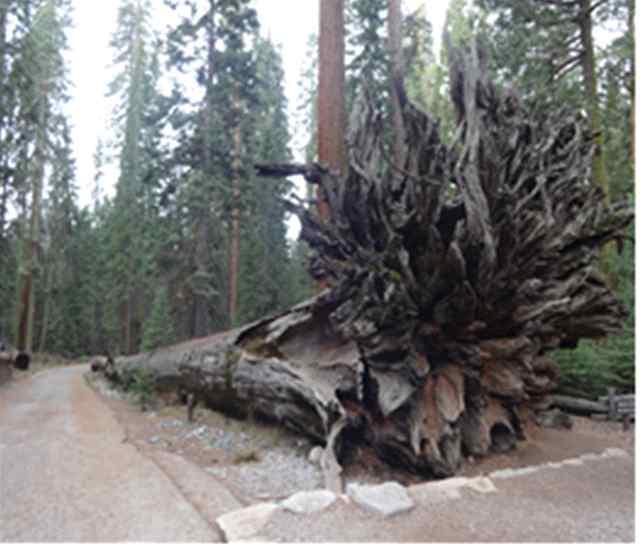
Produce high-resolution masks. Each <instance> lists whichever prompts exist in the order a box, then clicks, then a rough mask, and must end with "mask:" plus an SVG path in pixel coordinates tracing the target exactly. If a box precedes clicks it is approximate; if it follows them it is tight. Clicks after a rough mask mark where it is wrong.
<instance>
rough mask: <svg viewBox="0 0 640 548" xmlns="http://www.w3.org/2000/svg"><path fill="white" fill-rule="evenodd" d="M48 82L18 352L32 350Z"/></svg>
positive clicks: (41, 104)
mask: <svg viewBox="0 0 640 548" xmlns="http://www.w3.org/2000/svg"><path fill="white" fill-rule="evenodd" d="M47 86H48V82H46V80H44V81H42V82H41V83H40V89H39V90H38V92H39V97H38V103H37V105H38V118H37V122H36V124H37V125H36V129H35V134H36V140H35V148H34V154H33V155H34V160H33V170H32V172H31V189H32V191H31V217H30V221H29V231H28V234H29V236H28V240H27V242H26V246H25V247H26V256H25V258H24V263H23V264H22V265H21V273H22V274H21V280H22V284H21V286H22V287H21V292H20V302H19V303H18V333H17V335H18V336H17V344H16V346H17V348H18V351H20V352H25V353H28V354H31V353H32V352H33V337H34V333H33V328H34V315H35V302H34V301H35V288H34V284H35V274H36V271H37V269H38V256H39V251H40V214H41V211H40V209H41V202H42V185H43V183H44V168H45V162H46V153H45V149H46V146H47V142H46V135H45V134H46V123H47V91H48V88H47Z"/></svg>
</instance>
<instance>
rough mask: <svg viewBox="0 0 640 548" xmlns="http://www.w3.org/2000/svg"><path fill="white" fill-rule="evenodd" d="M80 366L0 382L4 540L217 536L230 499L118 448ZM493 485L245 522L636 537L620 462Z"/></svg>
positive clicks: (159, 458)
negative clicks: (383, 507) (394, 511)
mask: <svg viewBox="0 0 640 548" xmlns="http://www.w3.org/2000/svg"><path fill="white" fill-rule="evenodd" d="M86 370H87V367H86V366H85V367H72V368H63V369H54V370H50V371H46V372H44V373H41V374H39V375H36V376H35V377H33V378H32V379H28V380H25V381H22V382H18V383H15V384H13V385H10V386H6V387H2V388H0V542H23V541H26V542H123V541H147V542H163V541H172V542H215V541H220V540H222V537H221V535H220V530H219V529H218V527H217V526H216V525H215V523H216V520H217V519H218V518H219V517H220V516H222V515H225V514H226V515H229V514H228V513H230V512H234V511H236V510H238V509H239V508H240V504H239V503H238V501H237V500H235V499H234V498H233V496H232V495H231V494H230V493H229V492H228V491H226V489H225V488H224V487H223V486H222V485H220V484H219V483H218V482H217V481H216V480H215V479H214V478H213V477H211V476H209V475H208V474H206V473H204V472H203V471H202V470H200V469H199V468H198V467H196V466H194V465H192V464H190V463H187V462H186V461H184V459H182V458H181V457H179V456H177V455H170V454H167V453H163V452H157V453H151V454H150V455H148V456H144V455H142V454H140V453H139V452H138V451H137V450H136V449H135V447H134V446H132V445H131V444H129V443H126V442H125V437H126V436H125V432H124V431H123V429H122V427H121V426H120V425H119V424H118V423H117V422H116V421H115V419H114V418H113V417H112V415H111V412H110V411H109V409H108V408H107V407H106V406H105V405H104V404H103V403H102V402H101V401H100V399H99V398H98V397H97V396H96V395H95V394H94V393H93V391H92V390H90V389H89V388H88V387H87V386H86V384H85V382H84V379H83V378H82V374H83V372H84V371H86ZM568 435H570V434H568ZM574 460H575V459H574ZM492 481H493V483H494V485H495V487H496V488H497V491H495V492H482V493H480V492H475V491H472V490H469V489H466V488H464V489H462V491H463V492H462V496H460V497H458V498H447V497H444V498H443V497H435V498H433V497H430V496H426V497H423V498H422V499H420V500H414V502H415V503H416V504H415V507H414V508H413V509H412V510H411V511H410V512H408V513H404V514H399V515H396V516H393V517H390V518H386V519H385V518H382V517H381V516H380V515H379V514H376V513H374V512H371V511H367V510H364V509H363V508H361V507H359V506H358V505H357V504H355V503H354V502H353V501H350V500H345V499H341V500H338V501H337V502H335V503H334V504H333V505H332V506H330V507H329V508H327V509H324V510H322V511H320V512H317V513H313V514H310V515H298V514H293V513H291V512H290V511H288V510H285V509H283V508H282V507H280V506H278V505H275V504H270V505H266V506H267V507H268V512H266V513H268V519H267V518H266V517H265V519H264V524H262V525H261V526H260V527H257V524H256V523H255V520H253V521H252V523H245V526H247V525H248V526H249V529H252V530H254V531H253V532H252V533H251V535H250V536H251V537H252V538H253V539H254V540H262V541H272V542H273V541H275V542H278V541H279V542H283V541H286V542H349V541H357V542H540V541H544V542H632V541H633V540H634V461H633V458H631V457H629V456H624V454H623V456H620V455H617V456H615V455H614V456H610V457H604V458H597V459H592V460H590V459H584V460H582V461H579V462H574V463H573V464H571V463H566V461H565V464H563V465H562V466H560V467H544V468H542V469H537V470H535V471H532V472H531V473H528V474H526V475H520V476H516V477H508V478H501V477H500V475H498V476H493V477H492ZM414 498H415V497H414ZM263 506H265V505H263ZM262 513H263V514H265V511H264V508H263V510H262ZM218 523H219V522H218Z"/></svg>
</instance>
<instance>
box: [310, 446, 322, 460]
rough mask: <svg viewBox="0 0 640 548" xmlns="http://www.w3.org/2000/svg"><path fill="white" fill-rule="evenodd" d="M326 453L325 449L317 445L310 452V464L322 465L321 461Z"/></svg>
mask: <svg viewBox="0 0 640 548" xmlns="http://www.w3.org/2000/svg"><path fill="white" fill-rule="evenodd" d="M323 453H324V449H323V448H322V447H320V446H319V445H316V446H315V447H314V448H313V449H311V451H309V457H308V458H309V462H312V463H314V464H320V459H322V454H323Z"/></svg>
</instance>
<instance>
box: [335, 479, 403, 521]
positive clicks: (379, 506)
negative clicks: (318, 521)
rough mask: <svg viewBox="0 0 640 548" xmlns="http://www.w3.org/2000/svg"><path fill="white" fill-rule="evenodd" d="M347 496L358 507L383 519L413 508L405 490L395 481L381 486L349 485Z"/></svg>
mask: <svg viewBox="0 0 640 548" xmlns="http://www.w3.org/2000/svg"><path fill="white" fill-rule="evenodd" d="M347 494H348V495H349V496H350V497H351V499H352V500H353V501H354V502H355V503H356V504H358V505H360V506H362V507H363V508H366V509H367V510H372V511H374V512H380V513H381V514H382V515H383V516H384V517H391V516H395V515H396V514H399V513H401V512H407V511H409V510H411V509H412V508H413V507H414V503H413V501H412V500H411V498H409V495H408V493H407V490H406V489H405V488H404V487H403V486H402V485H400V484H399V483H397V482H395V481H389V482H386V483H383V484H381V485H359V484H357V483H350V484H349V485H348V486H347Z"/></svg>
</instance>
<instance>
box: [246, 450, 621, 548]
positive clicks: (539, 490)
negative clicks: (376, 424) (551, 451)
mask: <svg viewBox="0 0 640 548" xmlns="http://www.w3.org/2000/svg"><path fill="white" fill-rule="evenodd" d="M492 481H493V483H494V485H495V487H496V488H497V491H496V492H492V493H478V492H474V491H472V490H469V489H466V488H463V489H461V495H462V496H461V497H460V498H456V499H450V498H446V497H442V496H437V494H434V493H430V494H427V495H425V496H423V497H419V496H415V495H413V497H412V498H413V499H414V502H415V503H416V505H415V507H414V508H413V509H412V510H411V511H409V512H407V513H403V514H398V515H395V516H392V517H389V518H383V517H382V516H381V515H380V514H377V513H375V512H371V511H368V510H365V509H363V508H361V507H360V506H358V505H357V504H355V503H354V502H353V501H349V502H346V501H344V500H340V501H338V502H336V503H334V505H333V506H331V507H329V508H328V509H326V510H324V511H322V512H318V513H314V514H311V515H296V514H292V513H291V512H288V511H286V510H284V509H282V508H278V509H277V510H276V511H275V512H273V514H272V515H271V516H270V519H269V520H268V522H267V524H266V525H265V526H264V527H263V528H261V529H260V530H259V531H256V532H255V534H254V535H253V538H254V539H256V540H262V541H267V542H414V543H425V542H452V543H453V542H455V543H461V542H464V543H467V542H485V543H497V542H511V543H519V542H548V543H559V542H592V543H595V542H597V543H600V542H606V543H609V542H633V541H634V463H633V459H632V458H631V457H629V456H627V457H609V458H603V459H601V460H597V461H588V462H584V463H583V464H580V465H568V464H566V465H563V466H561V467H559V468H556V469H554V468H544V469H540V470H537V471H535V472H532V473H530V474H527V475H523V476H519V477H512V478H509V479H492Z"/></svg>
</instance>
